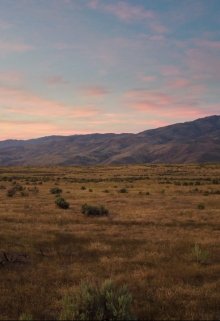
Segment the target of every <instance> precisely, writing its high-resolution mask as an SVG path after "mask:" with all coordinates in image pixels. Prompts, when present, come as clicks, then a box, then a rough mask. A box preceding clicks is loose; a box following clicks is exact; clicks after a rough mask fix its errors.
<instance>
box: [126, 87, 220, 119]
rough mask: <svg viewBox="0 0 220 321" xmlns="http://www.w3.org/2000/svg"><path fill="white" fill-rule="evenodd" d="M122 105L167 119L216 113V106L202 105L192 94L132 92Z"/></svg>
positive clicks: (128, 93) (129, 92)
mask: <svg viewBox="0 0 220 321" xmlns="http://www.w3.org/2000/svg"><path fill="white" fill-rule="evenodd" d="M124 105H125V106H128V107H129V108H130V109H131V110H136V111H139V112H142V113H147V114H148V115H151V116H152V117H153V116H156V117H160V118H169V119H178V118H179V119H181V118H186V117H188V118H189V119H190V118H196V117H203V116H208V115H210V114H216V113H218V109H217V106H216V105H211V104H209V105H206V106H204V105H202V103H201V101H200V99H198V98H197V97H196V96H195V95H194V93H192V94H191V95H188V96H187V97H185V96H184V97H180V96H175V95H168V94H165V93H161V92H151V91H147V90H132V91H128V92H127V93H126V94H125V95H124Z"/></svg>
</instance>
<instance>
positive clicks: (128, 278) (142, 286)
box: [0, 165, 220, 320]
mask: <svg viewBox="0 0 220 321" xmlns="http://www.w3.org/2000/svg"><path fill="white" fill-rule="evenodd" d="M54 187H58V188H61V189H62V197H63V198H64V199H65V200H67V201H68V202H69V204H70V207H69V209H67V210H64V209H61V208H59V207H58V206H56V204H55V199H56V196H55V195H54V194H52V193H51V192H50V189H51V188H54ZM10 190H14V191H15V192H16V193H14V195H10V193H11V192H10ZM12 194H13V192H12ZM84 203H87V204H89V205H97V206H99V205H103V206H105V207H106V208H107V209H108V210H109V215H107V216H104V217H88V216H86V215H84V214H82V213H81V207H82V205H83V204H84ZM219 276H220V165H140V166H126V165H125V166H106V167H104V166H96V167H65V168H64V167H54V168H52V167H51V168H29V167H25V168H15V167H14V168H0V295H1V297H0V318H1V319H2V320H4V319H17V318H19V316H20V315H21V314H22V313H30V314H31V315H32V316H33V319H42V320H44V319H54V320H56V319H58V318H59V314H60V310H61V306H62V298H63V297H64V296H65V295H66V294H68V293H71V291H74V289H76V288H77V287H78V286H79V284H80V282H81V281H82V280H87V281H88V282H90V281H94V282H102V281H103V280H105V279H109V278H111V279H112V280H113V281H114V282H115V283H116V284H118V285H123V284H126V285H127V287H128V289H129V291H130V292H131V293H132V296H133V311H134V314H135V315H136V317H137V318H138V319H154V320H157V319H158V320H162V319H163V320H167V319H169V320H170V319H181V320H183V319H187V320H196V319H201V320H214V319H215V320H219V319H220V292H219V289H220V278H219Z"/></svg>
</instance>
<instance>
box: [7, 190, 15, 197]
mask: <svg viewBox="0 0 220 321" xmlns="http://www.w3.org/2000/svg"><path fill="white" fill-rule="evenodd" d="M15 194H16V189H15V188H10V189H8V190H7V196H8V197H13V196H15Z"/></svg>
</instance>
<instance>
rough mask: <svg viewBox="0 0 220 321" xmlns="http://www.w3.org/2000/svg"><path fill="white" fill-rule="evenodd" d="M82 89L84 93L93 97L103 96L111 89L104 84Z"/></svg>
mask: <svg viewBox="0 0 220 321" xmlns="http://www.w3.org/2000/svg"><path fill="white" fill-rule="evenodd" d="M80 91H81V92H82V94H83V95H86V96H92V97H101V96H104V95H106V94H108V93H109V90H108V89H106V88H105V87H102V86H87V87H81V88H80Z"/></svg>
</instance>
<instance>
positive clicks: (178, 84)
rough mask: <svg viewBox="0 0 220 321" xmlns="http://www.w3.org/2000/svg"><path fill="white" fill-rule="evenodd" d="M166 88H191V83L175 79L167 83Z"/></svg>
mask: <svg viewBox="0 0 220 321" xmlns="http://www.w3.org/2000/svg"><path fill="white" fill-rule="evenodd" d="M168 86H169V87H171V88H172V89H182V88H189V87H191V88H192V86H193V85H192V82H191V81H190V80H188V79H185V78H176V79H174V80H171V81H169V82H168Z"/></svg>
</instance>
